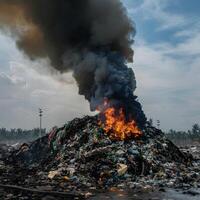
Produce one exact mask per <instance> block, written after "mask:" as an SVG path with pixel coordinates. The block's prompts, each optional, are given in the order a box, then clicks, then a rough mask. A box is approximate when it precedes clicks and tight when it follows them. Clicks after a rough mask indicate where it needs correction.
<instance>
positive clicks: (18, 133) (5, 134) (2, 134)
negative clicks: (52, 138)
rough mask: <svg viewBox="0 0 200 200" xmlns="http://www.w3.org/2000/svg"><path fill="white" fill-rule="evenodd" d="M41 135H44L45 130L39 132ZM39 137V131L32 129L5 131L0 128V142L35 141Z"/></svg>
mask: <svg viewBox="0 0 200 200" xmlns="http://www.w3.org/2000/svg"><path fill="white" fill-rule="evenodd" d="M41 135H42V136H44V135H46V129H42V130H41ZM39 137H40V129H39V128H34V129H32V130H23V129H20V128H18V129H10V130H8V129H6V128H0V141H5V140H35V139H37V138H39Z"/></svg>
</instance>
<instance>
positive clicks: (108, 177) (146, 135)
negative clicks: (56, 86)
mask: <svg viewBox="0 0 200 200" xmlns="http://www.w3.org/2000/svg"><path fill="white" fill-rule="evenodd" d="M142 132H143V136H142V137H140V138H132V139H127V140H126V141H114V140H111V139H110V138H109V137H108V135H106V134H105V133H104V131H103V129H102V128H101V127H99V125H98V120H97V117H88V116H86V117H84V118H82V119H74V120H73V121H71V122H69V123H67V124H66V125H64V126H63V127H61V128H54V129H53V130H52V131H51V132H50V133H49V134H48V135H47V136H45V137H43V138H40V139H38V140H36V141H34V142H33V143H30V144H23V145H22V146H21V147H20V148H18V149H17V150H13V149H12V150H10V152H9V153H8V152H7V153H5V151H2V152H1V158H0V160H1V161H0V180H1V184H4V185H13V184H14V185H18V186H22V187H26V188H27V187H28V188H33V189H39V190H44V191H57V192H58V191H59V192H76V193H77V192H78V194H81V197H80V196H79V195H76V198H86V197H88V194H92V193H95V191H97V190H98V191H99V190H107V191H108V190H109V191H114V190H119V189H122V190H131V191H147V192H149V191H154V190H157V189H159V190H161V191H164V190H165V188H166V187H168V188H182V189H184V190H186V189H190V188H199V187H200V169H199V163H200V162H199V159H197V158H194V157H193V156H192V155H191V154H190V153H188V151H182V150H180V149H179V148H178V147H177V146H175V145H174V144H173V143H172V142H171V141H169V140H168V139H167V138H166V137H165V135H164V133H163V132H162V131H161V130H158V129H156V128H154V127H151V126H150V125H148V124H146V125H145V126H144V127H143V130H142ZM3 155H4V156H3ZM88 192H91V193H88ZM82 194H84V195H83V196H82ZM2 195H4V196H2V197H3V198H4V199H12V198H8V197H7V196H6V195H8V194H7V193H5V192H3V193H2ZM16 195H18V199H20V198H21V197H22V196H23V195H22V193H20V194H19V193H17V194H16ZM20 195H22V196H20ZM27 195H31V199H34V198H35V199H37V198H38V196H37V195H35V196H34V195H32V194H31V192H29V194H27ZM13 196H14V197H16V196H15V195H13ZM0 197H1V196H0ZM14 197H13V198H14ZM29 198H30V196H29ZM65 198H66V196H65ZM57 199H59V198H57ZM71 199H73V198H71Z"/></svg>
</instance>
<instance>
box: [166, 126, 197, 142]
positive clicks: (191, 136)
mask: <svg viewBox="0 0 200 200" xmlns="http://www.w3.org/2000/svg"><path fill="white" fill-rule="evenodd" d="M166 135H167V137H168V138H169V139H170V140H172V141H173V142H175V143H177V144H180V143H182V144H183V145H187V143H194V142H199V143H200V126H199V124H194V125H193V126H192V129H191V130H188V131H175V130H172V129H171V130H170V131H169V132H168V133H167V134H166Z"/></svg>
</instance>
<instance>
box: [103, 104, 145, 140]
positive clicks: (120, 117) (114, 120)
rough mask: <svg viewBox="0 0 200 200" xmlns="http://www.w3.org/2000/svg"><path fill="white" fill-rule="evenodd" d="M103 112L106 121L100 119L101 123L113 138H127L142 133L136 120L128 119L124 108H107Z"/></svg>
mask: <svg viewBox="0 0 200 200" xmlns="http://www.w3.org/2000/svg"><path fill="white" fill-rule="evenodd" d="M103 114H104V117H105V121H104V122H102V121H100V125H101V126H102V127H103V129H104V131H105V132H106V133H107V134H108V135H110V137H111V138H114V139H118V140H125V139H127V138H131V137H134V138H136V137H139V136H141V135H142V132H141V131H140V130H139V128H138V127H137V125H136V122H135V121H134V120H131V121H129V122H127V121H126V118H125V113H124V111H123V109H122V108H121V109H119V111H117V110H116V109H115V108H113V107H111V108H107V109H106V110H105V111H104V113H103Z"/></svg>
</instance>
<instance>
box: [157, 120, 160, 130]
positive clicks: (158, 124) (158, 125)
mask: <svg viewBox="0 0 200 200" xmlns="http://www.w3.org/2000/svg"><path fill="white" fill-rule="evenodd" d="M157 127H158V129H160V120H157Z"/></svg>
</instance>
